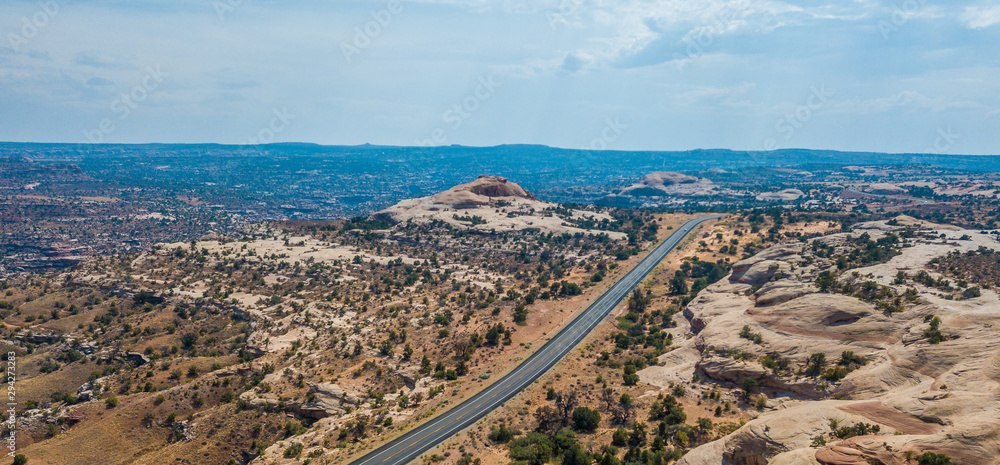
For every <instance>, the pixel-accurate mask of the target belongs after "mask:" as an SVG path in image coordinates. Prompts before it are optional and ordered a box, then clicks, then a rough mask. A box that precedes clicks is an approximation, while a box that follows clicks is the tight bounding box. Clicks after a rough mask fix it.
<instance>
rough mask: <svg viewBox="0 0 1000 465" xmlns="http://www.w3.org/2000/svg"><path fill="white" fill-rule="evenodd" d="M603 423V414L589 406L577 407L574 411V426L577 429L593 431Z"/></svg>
mask: <svg viewBox="0 0 1000 465" xmlns="http://www.w3.org/2000/svg"><path fill="white" fill-rule="evenodd" d="M600 424H601V414H600V413H599V412H598V411H597V410H591V409H589V408H587V407H577V409H576V410H574V411H573V427H574V428H576V430H577V431H586V432H591V431H594V430H595V429H597V427H598V425H600Z"/></svg>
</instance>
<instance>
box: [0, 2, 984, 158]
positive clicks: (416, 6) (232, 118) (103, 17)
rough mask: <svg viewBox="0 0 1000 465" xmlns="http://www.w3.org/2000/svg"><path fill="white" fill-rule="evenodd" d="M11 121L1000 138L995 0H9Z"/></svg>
mask: <svg viewBox="0 0 1000 465" xmlns="http://www.w3.org/2000/svg"><path fill="white" fill-rule="evenodd" d="M0 140H6V141H35V142H73V143H75V142H86V141H91V142H96V141H100V142H111V143H142V142H165V143H172V142H219V143H234V144H238V143H260V142H271V141H274V142H289V141H296V142H315V143H320V144H362V143H374V144H391V145H421V144H432V145H448V144H463V145H496V144H504V143H537V144H546V145H552V146H558V147H567V148H592V149H612V150H637V149H650V150H687V149H695V148H731V149H750V150H759V149H771V148H790V147H804V148H816V149H836V150H861V151H885V152H938V153H965V154H998V153H1000V4H997V3H996V2H993V1H987V0H972V1H961V0H959V1H951V2H940V1H932V0H895V1H881V0H848V1H838V2H833V1H826V0H806V1H777V0H774V1H772V0H752V1H751V0H732V1H722V0H671V1H640V0H621V1H609V0H531V1H529V0H416V1H396V0H393V1H365V2H361V1H351V0H336V1H318V0H302V1H296V2H279V1H265V0H197V1H196V0H43V1H37V0H36V1H22V0H4V1H3V2H0Z"/></svg>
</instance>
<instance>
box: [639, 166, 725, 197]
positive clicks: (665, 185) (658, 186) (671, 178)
mask: <svg viewBox="0 0 1000 465" xmlns="http://www.w3.org/2000/svg"><path fill="white" fill-rule="evenodd" d="M715 188H716V184H715V183H713V182H712V181H710V180H708V179H705V178H697V177H694V176H689V175H686V174H683V173H675V172H672V171H657V172H654V173H649V174H647V175H645V176H643V177H642V179H640V180H639V182H638V183H636V184H633V185H632V186H629V187H626V188H625V189H623V190H622V192H621V195H629V196H633V197H663V196H672V195H681V196H695V195H712V193H713V191H714V190H715Z"/></svg>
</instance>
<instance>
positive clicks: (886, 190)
mask: <svg viewBox="0 0 1000 465" xmlns="http://www.w3.org/2000/svg"><path fill="white" fill-rule="evenodd" d="M864 190H865V192H869V193H872V194H879V195H896V194H905V193H906V189H903V188H902V187H899V186H897V185H895V184H889V183H885V182H878V183H874V184H869V185H868V187H866V188H865V189H864Z"/></svg>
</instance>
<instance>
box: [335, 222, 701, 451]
mask: <svg viewBox="0 0 1000 465" xmlns="http://www.w3.org/2000/svg"><path fill="white" fill-rule="evenodd" d="M716 218H719V217H718V216H710V217H705V218H699V219H696V220H691V221H688V222H687V223H684V225H683V226H681V227H680V229H678V230H677V231H674V233H673V234H671V235H670V237H668V238H667V239H666V240H665V241H663V242H661V243H660V244H659V245H658V246H656V248H655V249H653V251H652V252H650V253H649V255H647V256H646V258H644V259H642V261H640V262H639V264H638V265H636V266H635V268H632V269H631V270H630V271H629V272H628V273H626V274H625V276H624V277H622V278H621V279H620V280H618V282H616V283H615V284H614V285H612V286H611V287H610V288H609V289H608V290H607V291H605V292H604V294H601V296H600V297H598V298H597V300H595V301H594V302H593V303H591V304H590V306H588V307H587V309H586V310H584V311H583V312H581V313H580V315H578V316H577V317H576V318H574V319H573V321H572V322H570V323H569V324H568V325H566V326H565V327H564V328H563V329H562V330H560V331H559V332H558V333H556V335H555V336H553V337H552V338H551V339H550V340H549V341H548V342H546V343H545V345H543V346H542V347H541V348H540V349H538V350H537V351H536V352H535V353H534V354H532V355H531V356H530V357H528V358H527V360H525V361H523V362H521V364H520V365H518V366H517V367H516V368H514V369H513V370H512V371H511V372H510V373H508V374H507V375H506V376H504V377H503V378H500V380H499V381H497V382H495V383H493V384H492V385H490V386H489V387H488V388H486V389H484V390H483V391H481V392H479V393H478V394H476V395H474V396H472V397H470V398H469V399H468V400H466V401H465V402H462V403H461V404H459V405H457V406H456V407H454V408H453V409H451V410H449V411H447V412H445V413H443V414H441V415H440V416H438V417H437V418H435V419H433V420H431V421H429V422H427V423H424V424H422V425H420V426H418V427H416V428H414V429H413V430H410V431H409V432H407V433H406V434H404V435H402V436H400V437H398V438H396V439H394V440H392V441H391V442H389V443H388V444H386V445H384V446H382V447H380V448H378V449H376V450H374V451H372V452H369V453H368V454H367V455H365V456H364V457H361V458H360V459H358V460H356V461H354V462H353V463H352V464H351V465H404V464H406V463H409V462H410V461H411V460H413V459H415V458H417V457H419V456H420V454H423V453H424V452H427V451H428V450H430V449H432V448H433V447H434V446H436V445H437V444H439V443H441V442H442V441H444V440H446V439H448V438H449V437H451V435H453V434H455V433H457V432H459V431H461V430H463V429H465V428H467V427H468V426H470V425H472V424H473V423H475V422H476V421H478V420H479V419H480V418H482V417H484V416H486V415H487V414H488V413H490V412H491V411H493V409H495V408H497V407H498V406H500V405H501V404H503V403H504V402H506V401H507V400H508V399H510V398H511V397H514V396H515V395H517V393H519V392H521V390H522V389H524V388H525V387H527V386H528V385H530V384H531V383H532V382H534V381H535V380H536V379H538V378H539V377H540V376H542V375H543V374H545V372H547V371H549V369H550V368H552V367H553V366H555V364H556V363H558V362H559V360H561V359H562V358H563V357H565V356H566V354H568V353H569V352H570V351H571V350H573V348H574V347H576V345H577V344H579V343H580V341H582V340H583V338H584V337H586V336H587V334H589V333H590V331H591V330H593V329H594V328H595V327H597V325H598V324H600V322H601V321H602V320H604V318H606V317H607V316H608V315H609V314H610V313H611V311H612V310H614V308H615V307H616V306H617V305H618V303H619V302H621V301H622V299H624V298H625V296H627V295H628V293H629V292H631V291H632V289H633V288H634V287H635V286H636V285H638V284H639V283H640V282H642V279H643V278H645V277H646V275H647V274H649V272H651V271H653V269H654V268H656V265H657V264H659V263H660V261H661V260H663V257H665V256H666V255H667V253H669V252H670V251H671V250H673V249H674V247H676V246H677V244H679V243H680V241H681V240H682V239H684V237H685V236H687V235H688V233H690V232H691V231H692V230H693V229H694V228H695V227H697V226H698V225H699V224H701V223H703V222H705V221H709V220H712V219H716Z"/></svg>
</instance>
